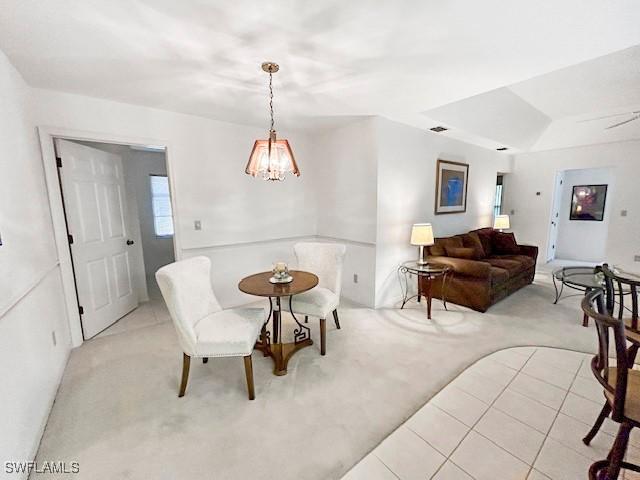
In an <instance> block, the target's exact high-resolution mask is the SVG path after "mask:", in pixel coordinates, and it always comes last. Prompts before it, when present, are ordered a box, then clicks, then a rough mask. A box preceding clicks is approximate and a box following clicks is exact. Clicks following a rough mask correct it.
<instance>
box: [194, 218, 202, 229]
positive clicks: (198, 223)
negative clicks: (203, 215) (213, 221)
mask: <svg viewBox="0 0 640 480" xmlns="http://www.w3.org/2000/svg"><path fill="white" fill-rule="evenodd" d="M193 228H194V230H202V222H201V221H200V220H196V221H194V222H193Z"/></svg>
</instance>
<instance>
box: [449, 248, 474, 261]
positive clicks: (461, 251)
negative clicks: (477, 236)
mask: <svg viewBox="0 0 640 480" xmlns="http://www.w3.org/2000/svg"><path fill="white" fill-rule="evenodd" d="M445 251H446V252H447V257H453V258H465V259H467V260H476V259H477V258H478V257H477V256H476V251H475V249H473V248H471V247H449V246H447V247H445Z"/></svg>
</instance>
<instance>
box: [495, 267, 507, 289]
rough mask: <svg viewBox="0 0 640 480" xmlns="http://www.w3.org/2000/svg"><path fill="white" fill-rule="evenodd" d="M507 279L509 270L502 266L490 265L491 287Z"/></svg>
mask: <svg viewBox="0 0 640 480" xmlns="http://www.w3.org/2000/svg"><path fill="white" fill-rule="evenodd" d="M507 280H509V272H507V271H506V270H505V269H504V268H498V267H491V287H495V286H496V285H500V284H502V283H504V282H506V281H507Z"/></svg>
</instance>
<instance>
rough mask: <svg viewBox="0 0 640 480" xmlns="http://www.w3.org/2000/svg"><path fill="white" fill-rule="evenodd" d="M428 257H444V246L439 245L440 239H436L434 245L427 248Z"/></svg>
mask: <svg viewBox="0 0 640 480" xmlns="http://www.w3.org/2000/svg"><path fill="white" fill-rule="evenodd" d="M428 252H429V255H433V256H435V257H444V256H445V255H446V254H447V252H446V251H445V249H444V245H443V244H442V243H440V239H439V238H436V239H435V241H434V244H433V245H431V246H430V247H429V248H428Z"/></svg>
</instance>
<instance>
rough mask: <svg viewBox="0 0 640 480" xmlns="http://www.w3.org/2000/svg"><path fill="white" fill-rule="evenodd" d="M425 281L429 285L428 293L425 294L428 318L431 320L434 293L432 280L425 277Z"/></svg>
mask: <svg viewBox="0 0 640 480" xmlns="http://www.w3.org/2000/svg"><path fill="white" fill-rule="evenodd" d="M425 280H426V283H427V288H426V292H424V296H425V297H427V318H428V319H429V320H431V300H432V299H433V293H432V289H431V283H432V280H431V277H429V276H427V277H425Z"/></svg>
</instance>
